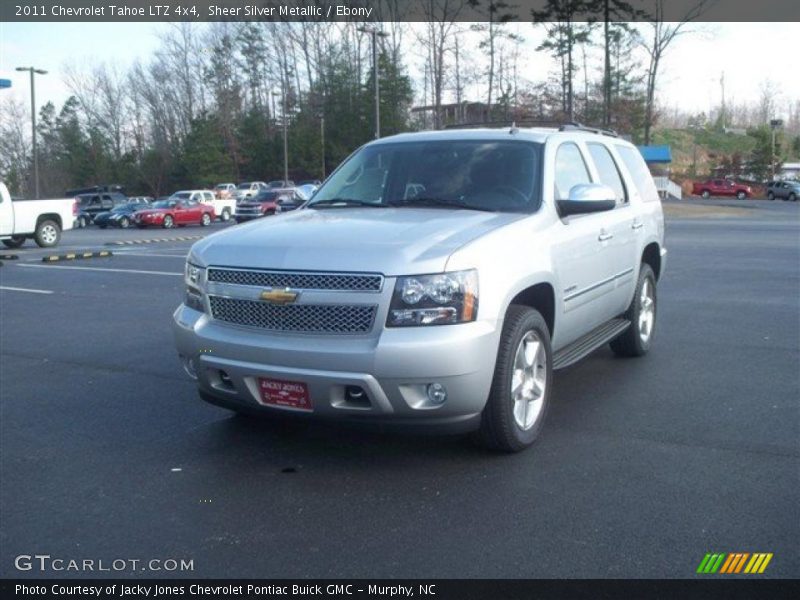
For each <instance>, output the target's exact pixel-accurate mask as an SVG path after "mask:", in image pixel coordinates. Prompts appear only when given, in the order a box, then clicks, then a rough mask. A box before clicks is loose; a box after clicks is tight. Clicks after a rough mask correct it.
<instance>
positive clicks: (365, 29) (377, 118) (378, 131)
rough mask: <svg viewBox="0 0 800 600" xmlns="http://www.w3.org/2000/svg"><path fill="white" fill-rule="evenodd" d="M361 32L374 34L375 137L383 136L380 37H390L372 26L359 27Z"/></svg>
mask: <svg viewBox="0 0 800 600" xmlns="http://www.w3.org/2000/svg"><path fill="white" fill-rule="evenodd" d="M358 31H360V32H361V33H369V34H370V35H371V36H372V74H373V76H374V79H375V139H378V138H379V137H381V88H380V85H379V84H378V37H384V38H385V37H389V34H388V33H385V32H383V31H380V30H379V29H378V28H377V27H375V26H374V25H373V26H372V27H359V28H358Z"/></svg>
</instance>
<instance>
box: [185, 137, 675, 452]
mask: <svg viewBox="0 0 800 600" xmlns="http://www.w3.org/2000/svg"><path fill="white" fill-rule="evenodd" d="M665 260H666V250H665V249H664V220H663V215H662V210H661V204H660V202H659V197H658V193H657V191H656V188H655V185H654V183H653V180H652V177H651V176H650V173H649V171H648V170H647V167H646V166H645V163H644V161H643V160H642V158H641V156H640V155H639V153H638V151H637V149H636V148H635V147H634V146H633V145H631V144H630V143H628V142H626V141H624V140H622V139H620V138H618V137H616V136H614V135H613V134H612V133H611V132H604V131H600V130H589V129H587V128H582V127H579V126H574V125H570V126H564V127H561V128H560V129H518V128H516V127H511V128H504V129H475V130H449V131H437V132H426V133H412V134H403V135H398V136H394V137H389V138H384V139H381V140H378V141H375V142H372V143H369V144H367V145H365V146H363V147H362V148H360V149H359V150H358V151H356V152H355V153H354V154H353V155H352V156H351V157H350V158H349V159H348V160H347V161H345V162H344V163H343V164H342V165H341V166H339V168H338V169H337V170H336V171H335V172H334V173H333V174H332V175H331V176H330V177H329V178H328V180H327V181H326V182H325V183H324V184H323V185H322V187H320V189H319V190H318V191H317V193H316V194H315V195H314V197H313V199H312V200H311V201H310V202H309V204H308V205H307V206H306V208H304V209H303V210H298V211H294V212H291V213H287V214H283V215H279V216H277V217H274V218H271V219H266V220H260V221H255V222H253V223H251V224H247V225H244V226H240V227H236V228H234V229H229V230H225V231H223V232H220V233H217V234H215V235H211V236H209V237H207V238H205V239H204V240H202V241H200V242H198V243H196V244H195V245H194V246H193V247H192V250H191V252H190V254H189V257H188V262H187V264H186V296H185V301H184V303H183V304H182V305H181V306H179V307H178V309H177V310H176V312H175V315H174V320H175V326H174V332H175V340H176V343H177V348H178V352H179V354H180V356H181V358H182V361H183V364H184V367H185V369H186V371H187V372H188V373H189V375H190V376H192V377H193V378H195V379H197V382H198V385H199V391H200V396H201V397H202V398H203V399H204V400H207V401H208V402H211V403H213V404H217V405H221V406H224V407H226V408H229V409H233V410H235V411H239V412H247V413H253V412H257V413H263V414H281V413H284V414H285V413H292V414H298V415H304V416H313V417H319V418H332V419H344V420H351V421H359V422H367V421H370V422H375V423H381V424H396V425H399V426H402V427H406V428H410V427H417V428H434V429H436V430H447V431H453V432H455V431H458V432H465V431H470V430H476V431H477V433H478V435H479V437H480V438H482V440H483V441H484V442H485V443H486V444H488V445H489V446H491V447H493V448H497V449H501V450H504V451H518V450H521V449H523V448H525V447H526V446H529V445H530V444H531V443H533V441H534V440H535V439H536V437H537V436H538V435H539V432H540V431H541V428H542V423H543V421H544V417H545V414H546V413H547V408H548V404H549V403H550V398H551V396H552V388H553V379H552V378H553V370H554V369H559V368H563V367H566V366H568V365H571V364H573V363H574V362H576V361H578V360H579V359H581V358H582V357H584V356H586V355H587V354H589V353H590V352H592V351H593V350H595V349H597V348H599V347H600V346H602V345H604V344H607V343H610V345H611V348H612V349H613V350H614V352H616V353H617V354H619V355H623V356H641V355H643V354H645V353H646V352H647V351H648V350H649V348H650V345H651V344H652V342H653V333H654V328H655V320H656V285H657V282H658V280H659V278H660V277H661V275H662V274H663V272H664V267H665Z"/></svg>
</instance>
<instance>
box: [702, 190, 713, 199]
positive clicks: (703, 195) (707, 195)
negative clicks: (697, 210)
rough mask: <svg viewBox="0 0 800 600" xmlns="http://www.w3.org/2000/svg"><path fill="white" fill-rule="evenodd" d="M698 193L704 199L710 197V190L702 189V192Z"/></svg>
mask: <svg viewBox="0 0 800 600" xmlns="http://www.w3.org/2000/svg"><path fill="white" fill-rule="evenodd" d="M700 195H701V196H702V197H703V198H705V199H706V200H707V199H709V198H711V192H709V191H708V190H703V192H702V193H701V194H700Z"/></svg>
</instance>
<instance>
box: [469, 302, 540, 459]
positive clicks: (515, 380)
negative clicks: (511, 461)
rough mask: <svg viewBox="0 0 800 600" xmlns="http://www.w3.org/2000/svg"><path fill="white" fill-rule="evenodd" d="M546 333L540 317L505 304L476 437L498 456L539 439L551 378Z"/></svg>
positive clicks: (524, 446)
mask: <svg viewBox="0 0 800 600" xmlns="http://www.w3.org/2000/svg"><path fill="white" fill-rule="evenodd" d="M552 357H553V355H552V349H551V347H550V331H549V330H548V328H547V323H546V322H545V320H544V318H543V317H542V315H541V314H540V313H539V312H538V311H536V310H534V309H532V308H529V307H527V306H518V305H511V306H510V307H509V309H508V312H507V313H506V318H505V322H504V323H503V333H502V337H501V339H500V347H499V349H498V353H497V364H496V365H495V372H494V379H493V380H492V387H491V391H490V393H489V400H488V401H487V403H486V407H485V408H484V410H483V414H482V415H481V426H480V430H479V432H478V435H479V436H480V438H481V441H482V442H483V444H484V445H486V446H488V447H489V448H493V449H496V450H502V451H503V452H519V451H520V450H524V449H525V448H527V447H528V446H530V445H531V444H533V442H535V441H536V438H537V437H538V436H539V432H540V431H541V429H542V424H543V423H544V418H545V415H546V413H547V408H548V405H549V402H550V388H551V387H552V386H551V383H552V379H553V358H552Z"/></svg>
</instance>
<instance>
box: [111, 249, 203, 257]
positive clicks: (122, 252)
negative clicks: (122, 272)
mask: <svg viewBox="0 0 800 600" xmlns="http://www.w3.org/2000/svg"><path fill="white" fill-rule="evenodd" d="M188 253H189V251H188V250H187V251H186V252H185V253H184V254H157V253H155V252H128V251H126V250H115V251H114V256H163V257H166V258H186V255H187V254H188Z"/></svg>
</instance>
